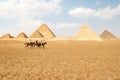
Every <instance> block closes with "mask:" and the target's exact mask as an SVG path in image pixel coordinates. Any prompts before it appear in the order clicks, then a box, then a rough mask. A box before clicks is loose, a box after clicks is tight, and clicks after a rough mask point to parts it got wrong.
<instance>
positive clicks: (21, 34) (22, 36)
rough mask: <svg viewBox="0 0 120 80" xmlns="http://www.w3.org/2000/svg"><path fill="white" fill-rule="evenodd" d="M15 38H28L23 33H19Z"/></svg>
mask: <svg viewBox="0 0 120 80" xmlns="http://www.w3.org/2000/svg"><path fill="white" fill-rule="evenodd" d="M16 38H28V36H27V35H26V34H25V33H24V32H21V33H20V34H18V35H17V36H16Z"/></svg>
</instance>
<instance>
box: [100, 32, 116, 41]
mask: <svg viewBox="0 0 120 80" xmlns="http://www.w3.org/2000/svg"><path fill="white" fill-rule="evenodd" d="M100 37H101V38H102V39H113V38H116V36H114V35H113V34H112V33H111V32H109V31H108V30H104V31H103V33H101V35H100Z"/></svg>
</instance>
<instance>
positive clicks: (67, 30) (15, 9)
mask: <svg viewBox="0 0 120 80" xmlns="http://www.w3.org/2000/svg"><path fill="white" fill-rule="evenodd" d="M43 23H46V24H47V25H48V26H49V28H50V29H51V30H52V31H53V32H54V33H55V34H56V36H58V37H59V36H62V37H65V36H74V35H75V33H77V31H78V30H79V28H80V26H81V25H83V24H87V25H88V26H89V27H90V28H91V29H92V30H93V31H94V32H96V33H97V34H98V35H99V34H100V33H101V32H103V31H104V30H105V29H108V30H109V31H110V32H112V33H113V34H114V35H116V36H117V37H120V0H0V36H2V35H3V34H5V33H10V34H12V35H13V36H16V35H17V34H19V33H20V32H25V33H26V34H27V35H28V36H29V35H31V33H33V32H34V31H35V30H36V29H37V28H38V27H39V26H41V25H42V24H43Z"/></svg>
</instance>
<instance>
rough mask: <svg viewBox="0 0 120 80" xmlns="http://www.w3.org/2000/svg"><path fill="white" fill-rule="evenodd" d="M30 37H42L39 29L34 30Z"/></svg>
mask: <svg viewBox="0 0 120 80" xmlns="http://www.w3.org/2000/svg"><path fill="white" fill-rule="evenodd" d="M30 37H31V38H43V35H42V34H41V33H40V32H39V31H35V32H34V33H33V34H32V35H31V36H30Z"/></svg>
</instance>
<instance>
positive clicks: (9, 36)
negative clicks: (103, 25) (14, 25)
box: [2, 33, 13, 38]
mask: <svg viewBox="0 0 120 80" xmlns="http://www.w3.org/2000/svg"><path fill="white" fill-rule="evenodd" d="M2 38H13V36H11V35H10V34H9V33H7V34H4V35H3V36H2Z"/></svg>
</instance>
